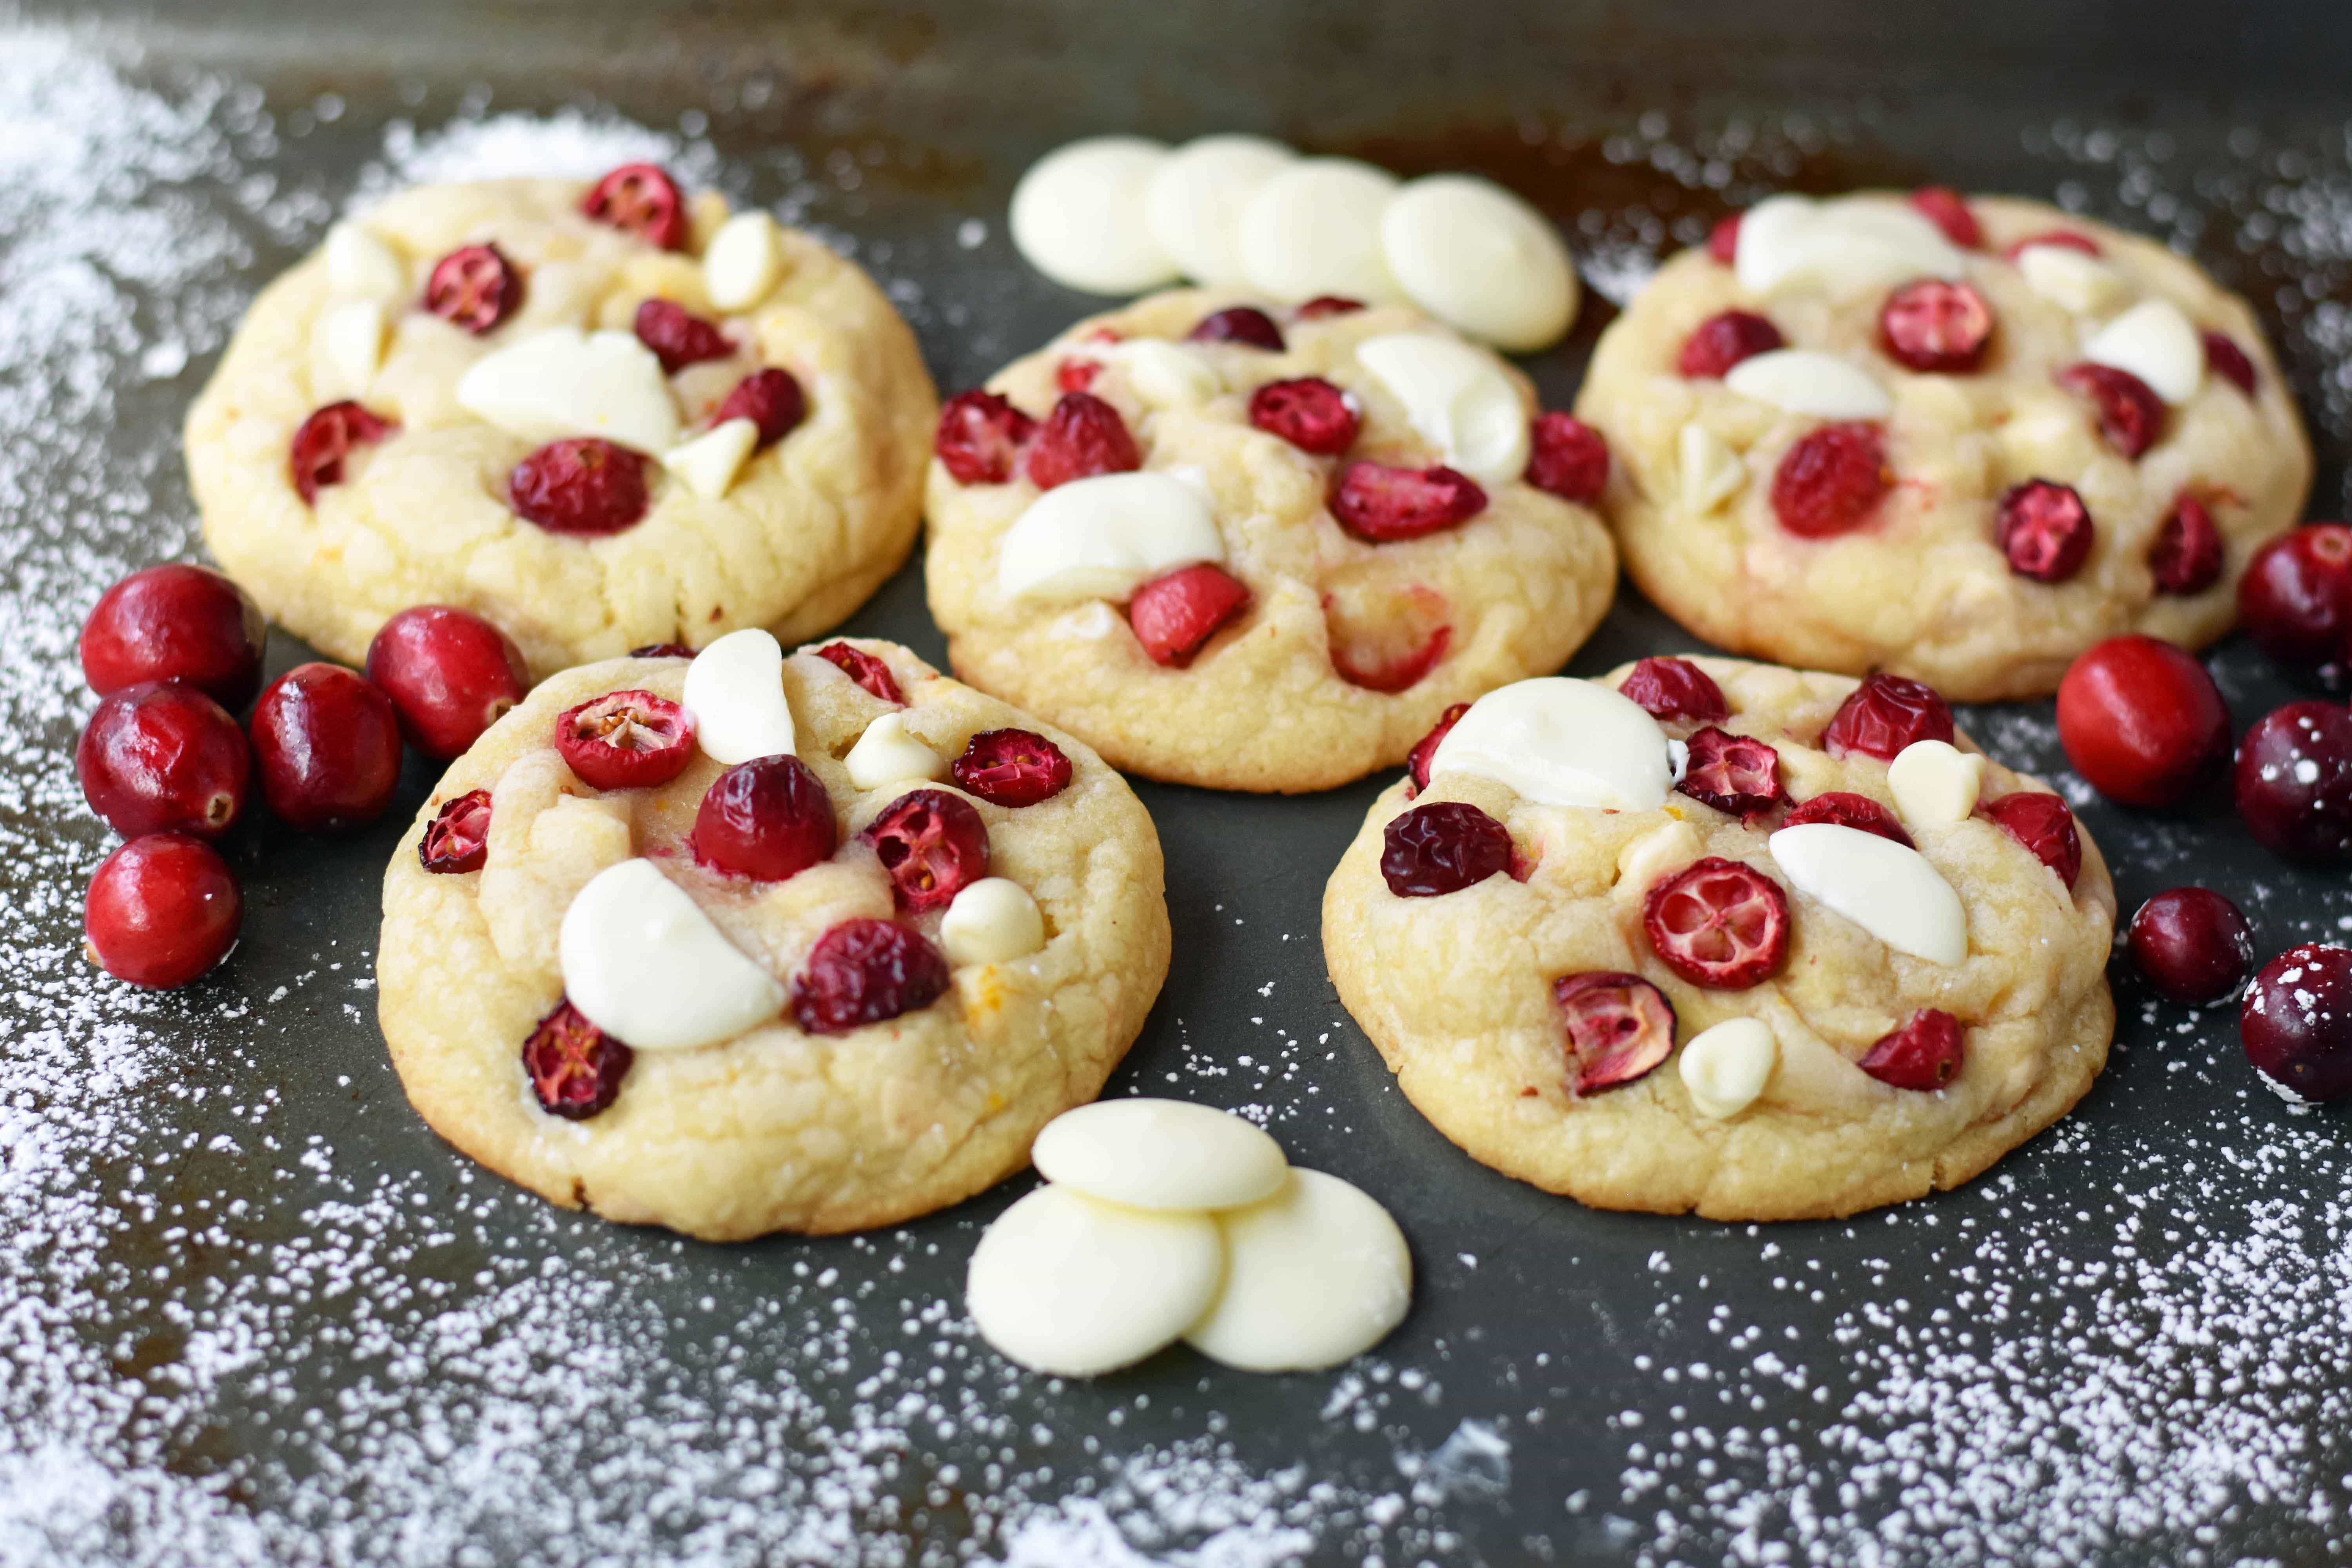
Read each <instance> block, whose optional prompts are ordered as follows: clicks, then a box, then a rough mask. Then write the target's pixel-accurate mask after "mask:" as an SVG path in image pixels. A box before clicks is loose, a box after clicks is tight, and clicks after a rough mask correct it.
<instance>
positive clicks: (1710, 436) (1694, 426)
mask: <svg viewBox="0 0 2352 1568" xmlns="http://www.w3.org/2000/svg"><path fill="white" fill-rule="evenodd" d="M1675 461H1676V477H1677V481H1678V483H1679V486H1680V489H1681V492H1682V504H1683V510H1685V511H1688V512H1690V513H1692V514H1693V515H1694V516H1704V515H1706V513H1708V512H1710V511H1713V510H1715V509H1716V508H1717V507H1718V506H1721V505H1722V504H1723V503H1724V502H1725V501H1727V500H1730V499H1731V498H1732V497H1733V496H1736V495H1738V493H1739V491H1740V489H1741V487H1743V486H1744V485H1746V484H1747V483H1748V465H1747V464H1745V463H1743V462H1741V461H1740V460H1739V454H1738V453H1737V452H1735V451H1733V450H1732V449H1731V448H1730V447H1728V446H1726V445H1725V444H1724V439H1723V437H1720V436H1718V435H1717V434H1716V433H1715V432H1714V431H1712V430H1710V429H1708V428H1707V427H1706V426H1704V425H1702V424H1700V423H1699V422H1698V421H1697V420H1696V419H1694V420H1692V421H1691V422H1690V423H1689V424H1687V425H1685V426H1683V427H1682V431H1681V433H1680V434H1679V435H1677V436H1676V437H1675Z"/></svg>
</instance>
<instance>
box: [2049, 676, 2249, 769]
mask: <svg viewBox="0 0 2352 1568" xmlns="http://www.w3.org/2000/svg"><path fill="white" fill-rule="evenodd" d="M2058 739H2059V742H2061V743H2062V744H2063V745H2064V746H2065V748H2066V760H2067V761H2068V762H2070V763H2074V771H2075V772H2076V773H2080V774H2082V775H2083V777H2084V779H2085V780H2087V781H2088V782H2089V784H2090V785H2091V787H2092V788H2093V789H2095V790H2097V791H2098V792H2099V793H2100V794H2101V795H2105V796H2106V797H2107V798H2108V799H2109V800H2115V801H2121V802H2122V803H2123V804H2124V805H2140V806H2165V805H2179V803H2180V802H2182V801H2183V800H2186V799H2187V798H2188V797H2189V795H2193V794H2195V793H2196V792H2197V790H2198V789H2199V788H2200V787H2201V786H2203V785H2205V784H2211V783H2212V782H2214V780H2216V779H2218V778H2219V777H2220V776H2221V769H2222V767H2223V765H2224V764H2225V763H2227V762H2228V761H2229V757H2230V710H2229V707H2228V705H2227V704H2225V703H2224V702H2223V701H2222V700H2221V692H2220V691H2218V690H2216V689H2214V686H2213V678H2212V677H2211V676H2210V675H2208V674H2206V673H2205V667H2204V666H2203V665H2201V664H2200V663H2198V662H2197V660H2196V659H2195V658H2193V657H2191V656H2190V655H2189V654H2186V653H2183V652H2182V651H2181V650H2180V649H2179V648H2177V647H2173V646H2172V645H2171V644H2170V643H2168V642H2158V640H2157V639H2156V638H2154V637H2109V638H2108V639H2107V640H2106V641H2105V642H2103V643H2099V644H2096V645H2095V646H2094V647H2090V648H2089V649H2087V650H2085V651H2084V654H2083V655H2082V657H2081V658H2077V659H2075V660H2074V664H2073V665H2072V666H2071V667H2069V668H2068V669H2067V671H2066V678H2065V679H2063V680H2062V681H2060V682H2059V683H2058Z"/></svg>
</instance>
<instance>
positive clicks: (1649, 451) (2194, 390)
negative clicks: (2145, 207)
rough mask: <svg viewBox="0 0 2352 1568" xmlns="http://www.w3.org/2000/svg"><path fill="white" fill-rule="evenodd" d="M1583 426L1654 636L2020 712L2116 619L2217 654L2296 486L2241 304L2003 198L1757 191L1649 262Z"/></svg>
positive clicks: (2299, 490)
mask: <svg viewBox="0 0 2352 1568" xmlns="http://www.w3.org/2000/svg"><path fill="white" fill-rule="evenodd" d="M1577 412H1578V414H1579V416H1581V417H1582V418H1583V419H1585V420H1586V421H1588V422H1589V423H1591V425H1593V426H1595V427H1596V428H1598V429H1600V430H1601V431H1602V432H1604V433H1605V434H1606V435H1607V437H1608V438H1609V443H1610V446H1611V448H1612V451H1613V452H1614V453H1615V455H1616V456H1617V458H1618V459H1619V463H1618V466H1617V468H1616V471H1615V475H1614V477H1613V479H1612V485H1611V489H1610V494H1609V497H1608V503H1607V510H1608V512H1609V515H1610V518H1611V521H1612V524H1613V526H1614V527H1615V528H1616V530H1617V535H1618V541H1619V542H1620V544H1621V545H1622V547H1623V549H1624V552H1625V561H1626V567H1627V570H1628V571H1629V572H1630V573H1631V574H1632V575H1633V581H1634V582H1635V583H1636V584H1638V585H1639V586H1640V588H1641V589H1642V591H1643V593H1644V594H1645V595H1648V596H1649V597H1650V598H1651V599H1653V600H1654V601H1655V602H1656V603H1657V604H1658V605H1660V606H1661V607H1662V608H1664V610H1665V611H1666V612H1667V613H1668V614H1669V615H1671V616H1674V617H1675V619H1676V620H1677V621H1679V622H1681V623H1682V624H1683V625H1684V626H1687V627H1688V628H1689V629H1690V630H1691V631H1693V632H1694V633H1696V635H1698V636H1700V637H1705V638H1706V639H1707V640H1708V641H1709V642H1712V643H1714V644H1716V645H1717V646H1718V647H1724V648H1727V649H1730V650H1732V651H1735V652H1739V653H1751V654H1756V655H1759V656H1761V657H1764V658H1772V659H1776V660H1779V661H1780V662H1782V663H1786V664H1790V665H1797V666H1801V667H1807V668H1821V669H1832V670H1841V671H1844V672H1846V673H1848V674H1853V675H1860V674H1862V673H1864V672H1865V671H1867V670H1870V669H1875V668H1885V669H1889V670H1893V671H1895V672H1896V673H1898V674H1903V675H1907V676H1911V677H1914V678H1916V679H1921V680H1926V681H1928V682H1930V683H1932V684H1933V685H1935V686H1936V687H1937V688H1938V689H1941V690H1942V691H1943V692H1944V693H1945V694H1946V695H1948V696H1949V697H1951V698H1952V699H1953V700H1965V701H1981V700H1995V699H2005V698H2024V697H2037V696H2042V695H2045V694H2047V693H2049V692H2050V691H2052V690H2053V689H2056V687H2057V684H2058V679H2059V677H2060V676H2061V675H2063V673H2064V672H2065V669H2066V666H2067V664H2068V662H2069V661H2070V660H2071V659H2073V658H2074V656H2075V655H2076V654H2078V653H2080V652H2082V651H2083V650H2084V648H2086V647H2090V646H2091V645H2092V644H2093V643H2095V642H2098V641H2100V640H2101V639H2103V638H2105V637H2113V636H2116V635H2117V634H2119V633H2125V632H2143V633H2147V634H2148V635H2150V636H2153V637H2163V638H2165V639H2167V640H2168V641H2171V642H2176V643H2179V644H2181V645H2183V646H2185V647H2199V646H2201V645H2202V644H2204V643H2207V642H2210V641H2211V640H2212V639H2214V638H2215V637H2220V636H2221V634H2222V633H2223V632H2224V631H2226V630H2228V629H2229V626H2230V625H2231V617H2232V615H2233V612H2234V608H2235V604H2236V595H2235V590H2236V586H2237V582H2238V578H2239V576H2240V575H2241V574H2242V572H2243V571H2244V569H2245V566H2246V563H2247V561H2248V559H2249V558H2250V557H2251V556H2252V554H2253V552H2254V551H2255V550H2256V549H2257V548H2258V547H2259V546H2260V545H2261V544H2262V543H2263V541H2265V540H2267V539H2269V538H2271V537H2272V536H2273V535H2274V534H2277V533H2279V532H2281V531H2284V530H2285V529H2286V528H2288V527H2289V526H2291V525H2292V524H2293V523H2294V521H2295V520H2296V518H2297V517H2298V516H2299V515H2300V513H2301V510H2302V507H2303V503H2304V499H2305V493H2306V492H2307V490H2308V489H2309V488H2310V483H2311V472H2312V459H2311V448H2310V445H2309V442H2308V441H2307V440H2306V438H2305V434H2304V430H2303V426H2302V422H2301V420H2300V419H2299V417H2298V416H2297V415H2296V412H2295V407H2294V399H2293V396H2292V395H2291V392H2290V389H2289V388H2288V386H2287V384H2286V382H2285V379H2284V377H2283V376H2282V375H2281V374H2280V373H2279V368H2278V363H2277V362H2276V360H2275V359H2274V358H2273V355H2272V353H2271V348H2270V345H2269V344H2268V343H2267V342H2264V341H2263V332H2262V329H2261V327H2260V326H2259V325H2258V324H2257V323H2256V321H2255V319H2254V315H2253V312H2252V310H2249V309H2248V308H2247V306H2246V303H2245V301H2244V300H2241V299H2239V298H2237V297H2236V296H2235V295H2232V294H2229V293H2226V292H2224V291H2223V290H2221V289H2220V288H2218V287H2216V286H2215V285H2214V283H2213V282H2212V280H2211V279H2209V278H2207V277H2206V276H2205V274H2204V273H2203V272H2202V271H2200V269H2199V268H2197V267H2196V266H2194V265H2193V264H2192V263H2190V262H2189V261H2186V260H2184V259H2182V258H2179V257H2178V256H2176V255H2174V254H2172V253H2171V252H2170V251H2168V250H2167V249H2165V248H2164V247H2162V246H2160V245H2158V244H2157V243H2156V242H2155V241H2153V240H2148V239H2144V238H2141V237H2138V236H2136V235H2130V234H2126V233H2123V232H2122V231H2120V230H2117V229H2115V228H2112V227H2109V226H2106V225H2105V224H2100V223H2095V222H2092V221H2090V220H2088V219H2086V218H2083V217H2079V216H2074V215H2072V214H2067V213H2062V212H2060V211H2058V210H2057V209H2056V208H2054V207H2050V206H2045V205H2042V204H2040V203H2036V202H2028V201H2020V200H2015V199H2012V198H2008V197H1998V196H1988V197H1978V198H1975V199H1973V200H1971V201H1968V202H1965V203H1963V202H1962V201H1961V200H1960V199H1959V198H1958V197H1957V196H1955V195H1951V194H1950V193H1948V192H1923V193H1921V194H1920V195H1918V196H1917V197H1916V198H1914V199H1912V200H1906V198H1905V197H1903V196H1901V195H1895V194H1891V193H1884V192H1881V193H1871V194H1865V195H1854V196H1848V197H1843V198H1840V199H1837V200H1834V201H1828V202H1820V203H1815V202H1810V201H1807V200H1805V199H1804V198H1802V197H1796V196H1776V197H1773V198H1772V199H1771V200H1769V201H1767V202H1765V203H1763V204H1761V205H1759V206H1757V207H1755V208H1754V209H1752V210H1750V211H1749V212H1748V213H1746V214H1744V215H1742V216H1740V217H1739V218H1738V219H1736V220H1730V221H1729V222H1728V223H1727V226H1726V227H1725V228H1723V229H1720V230H1718V232H1717V237H1716V240H1715V242H1714V243H1713V245H1712V247H1707V248H1696V249H1693V250H1689V251H1686V252H1685V253H1684V254H1682V255H1680V256H1677V257H1675V258H1673V259H1672V260H1670V261H1668V262H1667V263H1666V264H1665V265H1664V267H1663V268H1660V269H1659V271H1658V273H1657V276H1656V277H1655V278H1654V279H1652V280H1651V281H1650V283H1649V284H1648V285H1647V286H1646V287H1645V288H1644V289H1643V290H1642V292H1641V293H1640V294H1639V295H1638V296H1637V297H1636V298H1635V299H1634V300H1633V303H1632V304H1631V305H1630V306H1628V307H1627V309H1626V310H1625V313H1624V314H1623V315H1622V316H1621V317H1620V318H1619V319H1618V320H1617V321H1615V322H1613V323H1612V325H1611V326H1610V328H1609V330H1608V331H1607V332H1605V333H1604V334H1603V335H1602V337H1601V343H1600V346H1599V348H1598V350H1597V351H1596V352H1595V353H1594V355H1593V359H1592V365H1591V373H1590V374H1588V375H1587V377H1586V379H1585V383H1584V387H1583V391H1582V392H1581V394H1580V395H1579V397H1578V399H1577Z"/></svg>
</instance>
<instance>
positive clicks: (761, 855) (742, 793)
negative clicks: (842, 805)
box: [694, 755, 841, 882]
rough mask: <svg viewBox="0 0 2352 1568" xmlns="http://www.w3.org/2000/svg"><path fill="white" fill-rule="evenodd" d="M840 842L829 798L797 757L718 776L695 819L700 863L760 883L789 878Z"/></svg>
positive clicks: (759, 760)
mask: <svg viewBox="0 0 2352 1568" xmlns="http://www.w3.org/2000/svg"><path fill="white" fill-rule="evenodd" d="M840 841H841V829H840V825H839V824H838V823H836V822H835V820H834V816H833V797H832V796H830V795H826V794H825V793H824V783H823V781H821V780H820V779H818V777H817V776H816V774H814V773H811V772H810V771H809V765H808V764H807V763H803V762H802V761H801V760H800V759H799V758H798V757H795V756H791V755H779V756H773V757H756V758H754V759H752V760H751V762H748V763H738V764H737V765H735V766H734V767H731V768H729V769H728V770H727V771H726V772H725V773H720V774H719V777H718V778H717V779H716V780H715V781H713V783H712V784H711V786H710V788H709V791H708V792H706V793H705V794H704V795H703V797H702V805H701V806H700V808H699V809H698V810H697V811H696V812H695V814H694V858H695V860H696V862H697V863H698V864H699V865H703V866H708V867H709V868H712V869H713V870H718V871H725V872H728V873H730V874H731V875H734V876H738V877H750V878H752V879H755V880H758V881H762V882H781V881H783V880H785V879H787V878H791V877H796V876H798V875H800V873H802V872H803V871H805V870H807V869H808V868H810V867H812V866H814V865H815V864H816V863H817V862H818V861H820V860H823V859H824V858H827V857H829V856H830V855H832V853H833V851H834V848H835V846H836V845H838V844H839V843H840Z"/></svg>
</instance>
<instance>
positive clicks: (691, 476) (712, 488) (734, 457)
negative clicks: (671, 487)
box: [662, 419, 760, 500]
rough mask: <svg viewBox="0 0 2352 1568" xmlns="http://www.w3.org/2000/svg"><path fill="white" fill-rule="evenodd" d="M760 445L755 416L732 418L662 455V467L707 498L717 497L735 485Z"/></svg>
mask: <svg viewBox="0 0 2352 1568" xmlns="http://www.w3.org/2000/svg"><path fill="white" fill-rule="evenodd" d="M759 444H760V426H759V422H758V421H757V420H753V419H729V420H724V421H722V422H720V423H719V424H718V425H715V426H712V427H711V428H709V429H708V430H706V431H704V432H703V433H702V434H701V435H699V436H697V437H694V438H693V439H692V440H690V441H686V442H683V443H681V444H680V445H678V446H676V447H671V448H670V449H669V450H668V451H667V452H664V453H663V454H662V467H663V468H667V469H668V470H669V471H670V473H671V474H673V475H674V476H676V477H677V480H678V482H679V483H681V484H683V485H684V486H686V488H687V489H689V490H692V491H693V492H694V493H695V494H696V495H698V496H699V497H701V498H702V499H703V500H719V498H720V497H722V496H724V495H725V494H726V493H727V492H728V491H729V490H730V489H734V488H735V476H736V475H737V474H739V473H741V472H742V471H743V463H744V460H745V459H746V458H750V457H751V452H752V449H753V448H754V447H758V446H759Z"/></svg>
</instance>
